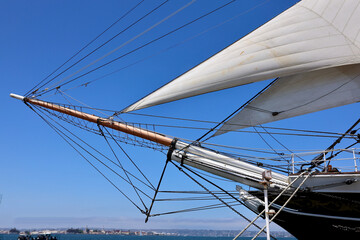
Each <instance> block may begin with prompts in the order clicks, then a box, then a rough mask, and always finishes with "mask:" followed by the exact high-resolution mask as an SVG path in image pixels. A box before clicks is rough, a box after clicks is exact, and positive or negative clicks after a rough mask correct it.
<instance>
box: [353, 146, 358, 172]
mask: <svg viewBox="0 0 360 240" xmlns="http://www.w3.org/2000/svg"><path fill="white" fill-rule="evenodd" d="M352 152H353V157H354V165H355V172H357V171H358V168H357V164H356V155H355V149H353V151H352Z"/></svg>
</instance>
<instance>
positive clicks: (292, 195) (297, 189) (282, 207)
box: [251, 173, 311, 240]
mask: <svg viewBox="0 0 360 240" xmlns="http://www.w3.org/2000/svg"><path fill="white" fill-rule="evenodd" d="M310 176H311V173H309V174H308V175H307V176H306V177H305V178H304V180H303V181H302V182H301V184H300V185H299V186H298V187H297V188H296V190H295V191H294V192H293V193H292V194H291V196H290V197H289V199H288V200H287V201H286V202H285V203H284V205H282V206H281V208H280V209H279V210H278V211H277V212H276V214H275V215H274V216H273V217H272V218H271V219H270V221H269V223H271V222H272V221H273V220H274V219H275V218H276V216H277V215H279V213H280V212H281V211H282V210H283V209H284V208H285V206H286V205H287V204H288V203H289V202H290V200H291V199H292V198H293V197H294V196H295V194H296V193H297V192H298V191H299V189H300V187H301V186H302V185H303V184H304V183H305V181H306V180H307V179H308V178H309V177H310ZM265 227H266V226H264V227H263V228H261V230H260V231H259V232H258V233H257V234H256V235H255V236H254V237H253V238H252V239H251V240H254V239H255V238H257V237H258V236H259V235H260V233H261V232H262V231H264V229H265Z"/></svg>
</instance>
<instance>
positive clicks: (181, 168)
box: [170, 161, 260, 229]
mask: <svg viewBox="0 0 360 240" xmlns="http://www.w3.org/2000/svg"><path fill="white" fill-rule="evenodd" d="M170 162H171V163H172V164H173V165H174V166H175V167H176V168H177V169H179V171H180V172H182V173H184V174H185V175H186V176H187V177H189V178H190V179H191V180H193V181H194V182H195V183H196V184H198V185H199V186H200V187H202V188H203V189H204V190H205V191H207V192H209V193H210V194H211V195H212V196H213V197H215V198H216V199H218V200H219V201H220V202H221V203H223V204H224V205H226V206H227V207H228V208H230V209H231V210H233V211H234V212H235V213H237V214H238V215H239V216H241V217H242V218H244V219H245V220H247V221H248V222H250V219H248V218H247V217H245V216H244V215H243V214H241V213H240V212H238V211H237V210H236V209H235V208H233V207H231V206H230V205H229V204H228V203H227V202H225V201H224V200H222V199H221V198H220V197H218V196H217V195H216V194H214V193H213V192H211V191H210V190H209V189H207V188H206V187H205V186H204V185H203V184H201V183H200V182H199V181H197V180H196V179H195V178H193V177H192V176H191V175H190V174H188V173H187V172H185V171H184V169H183V168H185V169H187V170H188V171H190V172H191V170H189V169H188V168H187V167H186V166H182V167H179V166H178V165H176V164H175V163H173V162H172V161H170ZM195 175H196V174H195ZM201 178H202V177H201ZM202 179H204V178H202ZM204 180H205V179H204ZM207 181H208V180H207ZM208 182H210V181H208ZM210 183H211V182H210ZM219 189H221V188H219ZM221 190H222V189H221ZM222 191H223V190H222ZM230 195H231V194H230ZM231 196H232V195H231ZM235 199H236V198H235ZM236 201H237V202H238V203H240V204H242V205H243V203H241V202H240V201H238V199H236ZM254 226H256V227H257V228H259V229H260V227H259V226H257V225H256V224H254Z"/></svg>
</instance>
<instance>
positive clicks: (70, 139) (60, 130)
mask: <svg viewBox="0 0 360 240" xmlns="http://www.w3.org/2000/svg"><path fill="white" fill-rule="evenodd" d="M35 107H36V108H37V109H38V110H39V111H40V112H42V114H44V115H45V116H47V117H48V118H49V119H51V120H52V121H54V120H53V119H52V118H50V117H49V116H48V115H46V114H45V113H44V112H43V111H41V109H39V108H38V107H37V106H35ZM54 122H56V121H54ZM56 123H57V122H56ZM57 124H58V125H60V126H61V127H62V128H63V129H65V130H66V131H67V132H69V133H70V134H71V135H73V136H74V134H73V133H71V131H69V130H68V129H66V128H65V127H64V126H62V125H61V124H59V123H57ZM54 127H55V126H54ZM55 128H56V127H55ZM57 129H58V128H57ZM58 131H60V132H61V133H63V132H62V131H61V130H59V129H58ZM63 134H64V135H65V136H66V137H67V138H68V139H69V140H71V141H72V142H73V143H75V144H76V145H77V146H78V147H79V148H81V149H82V150H83V151H85V152H86V153H87V154H89V155H90V156H92V157H93V158H94V159H95V160H97V161H98V162H99V163H101V164H102V165H104V166H105V167H106V168H108V169H109V170H110V171H112V172H113V173H114V174H115V175H117V176H118V177H120V178H121V179H122V180H124V181H125V182H126V183H128V184H130V183H129V182H128V181H127V180H126V179H125V178H124V177H123V176H121V175H120V174H119V173H117V172H116V171H115V170H114V169H112V168H111V167H109V166H108V165H107V164H105V163H104V162H103V161H101V160H100V159H99V158H97V157H96V156H95V155H94V154H92V153H91V152H89V151H88V150H87V149H85V148H84V147H83V146H81V145H80V144H79V143H77V142H76V141H74V140H73V139H72V138H70V137H69V136H68V135H66V134H65V133H63ZM75 137H76V138H77V139H79V137H77V136H76V135H75ZM80 141H81V142H83V143H84V141H83V140H81V139H80ZM85 144H86V145H87V146H89V145H88V144H87V143H85ZM92 149H93V148H92ZM106 159H108V160H109V161H110V162H112V163H113V164H114V165H116V166H118V167H120V166H119V165H117V164H116V163H114V162H113V161H112V160H110V159H109V158H107V157H106ZM136 189H137V190H138V191H139V192H141V193H142V194H144V195H145V196H146V197H148V198H150V196H148V195H147V194H146V193H145V192H143V191H142V190H141V189H139V188H138V187H136ZM150 199H151V198H150Z"/></svg>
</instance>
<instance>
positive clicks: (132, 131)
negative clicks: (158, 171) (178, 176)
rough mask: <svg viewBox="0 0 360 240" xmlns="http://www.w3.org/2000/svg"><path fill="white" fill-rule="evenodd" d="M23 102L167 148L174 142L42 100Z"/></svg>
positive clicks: (159, 135) (146, 131) (26, 100)
mask: <svg viewBox="0 0 360 240" xmlns="http://www.w3.org/2000/svg"><path fill="white" fill-rule="evenodd" d="M23 101H25V102H28V103H31V104H34V105H38V106H41V107H44V108H48V109H51V110H54V111H57V112H61V113H65V114H67V115H71V116H74V117H77V118H81V119H84V120H86V121H89V122H93V123H99V124H100V125H102V126H105V127H108V128H112V129H115V130H118V131H120V132H124V133H127V134H130V135H133V136H136V137H140V138H143V139H147V140H149V141H152V142H156V143H159V144H162V145H165V146H170V144H171V142H172V140H173V139H172V138H169V137H166V136H164V135H162V134H159V133H155V132H151V131H148V130H146V129H141V128H137V127H133V126H129V125H126V124H123V123H120V122H116V121H112V120H109V119H106V118H101V117H98V116H96V115H92V114H88V113H84V112H80V111H76V110H73V109H70V108H66V107H62V106H59V105H56V104H53V103H49V102H44V101H41V100H36V99H31V98H24V99H23Z"/></svg>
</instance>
